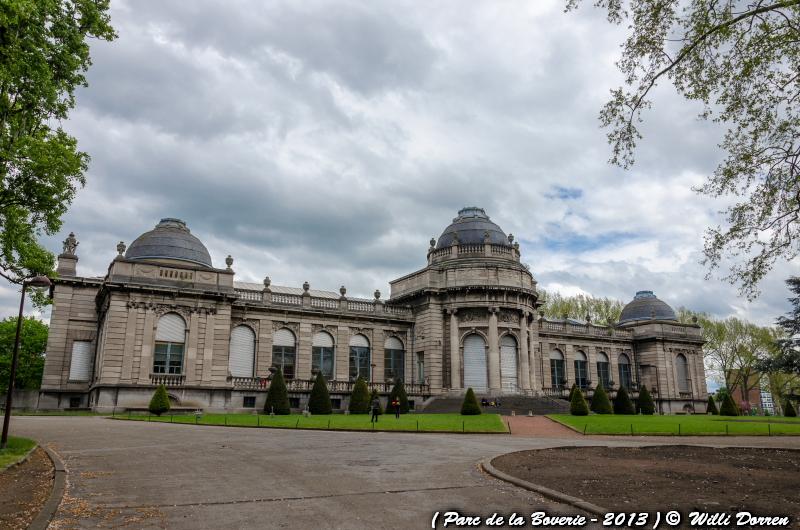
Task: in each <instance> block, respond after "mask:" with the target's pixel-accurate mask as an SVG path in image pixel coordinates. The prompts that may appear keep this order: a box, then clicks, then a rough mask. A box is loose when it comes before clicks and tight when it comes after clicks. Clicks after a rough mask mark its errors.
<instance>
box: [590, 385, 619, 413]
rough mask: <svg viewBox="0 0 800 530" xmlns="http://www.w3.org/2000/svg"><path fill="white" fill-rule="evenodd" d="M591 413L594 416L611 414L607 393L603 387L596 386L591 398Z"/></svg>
mask: <svg viewBox="0 0 800 530" xmlns="http://www.w3.org/2000/svg"><path fill="white" fill-rule="evenodd" d="M592 412H594V413H596V414H613V413H614V409H613V407H612V406H611V401H609V399H608V393H607V392H606V389H605V388H603V385H597V388H595V389H594V395H593V396H592Z"/></svg>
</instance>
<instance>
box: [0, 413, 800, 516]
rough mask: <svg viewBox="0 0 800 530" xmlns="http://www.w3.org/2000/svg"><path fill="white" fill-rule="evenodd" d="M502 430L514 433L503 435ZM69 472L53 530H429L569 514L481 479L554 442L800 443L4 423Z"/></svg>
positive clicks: (76, 420) (87, 420)
mask: <svg viewBox="0 0 800 530" xmlns="http://www.w3.org/2000/svg"><path fill="white" fill-rule="evenodd" d="M512 428H513V427H512ZM12 429H13V430H14V434H20V435H23V436H29V437H32V438H35V439H37V440H38V441H39V442H40V443H42V444H45V445H48V446H50V447H51V448H53V449H54V450H55V451H57V452H58V454H59V455H60V456H61V457H62V459H63V460H64V462H65V464H66V466H67V469H68V471H69V484H68V490H67V496H66V497H65V501H64V503H62V505H61V508H60V509H59V512H58V514H57V516H56V520H55V524H54V525H53V528H88V527H101V528H109V527H115V528H116V527H121V526H123V527H128V528H178V529H183V528H186V529H193V530H195V529H205V528H215V529H216V528H376V529H377V528H430V522H431V516H432V514H433V513H434V512H436V511H447V510H453V509H455V510H459V511H461V512H462V513H469V514H480V515H487V514H491V513H492V512H500V513H503V512H504V513H511V512H515V511H516V512H518V513H526V514H527V513H530V512H532V511H535V510H536V509H544V510H545V511H548V512H556V511H559V512H561V513H577V512H576V510H575V509H572V508H567V507H564V506H560V505H557V504H555V503H551V502H549V501H546V500H545V499H543V498H542V497H539V496H538V495H535V494H533V493H530V492H527V491H523V490H520V489H518V488H516V487H513V486H510V485H508V484H505V483H503V482H500V481H497V480H495V479H493V478H490V477H487V476H485V475H484V474H483V473H482V472H480V471H479V470H478V469H477V467H476V464H477V462H479V461H480V460H481V459H483V458H485V457H489V456H495V455H498V454H502V453H507V452H510V451H517V450H523V449H532V448H541V447H555V446H560V445H652V444H653V443H659V442H667V443H675V442H676V441H677V442H678V443H695V441H697V442H699V443H703V444H707V445H724V444H731V445H733V444H736V445H751V444H757V445H762V446H767V445H772V446H777V447H798V446H800V438H777V437H775V438H755V439H753V438H751V439H746V438H722V439H721V438H689V437H684V438H680V439H677V440H676V439H675V438H653V437H649V438H648V437H635V438H633V437H624V438H622V437H583V436H580V437H571V438H565V439H561V438H553V437H551V438H543V437H537V438H533V437H521V436H520V437H516V436H505V435H443V434H402V433H369V432H368V433H351V432H325V431H293V430H278V429H275V430H273V429H247V428H235V427H204V426H194V425H170V424H162V423H146V422H126V421H118V420H111V419H107V418H99V417H43V416H39V417H15V418H14V419H13V424H12Z"/></svg>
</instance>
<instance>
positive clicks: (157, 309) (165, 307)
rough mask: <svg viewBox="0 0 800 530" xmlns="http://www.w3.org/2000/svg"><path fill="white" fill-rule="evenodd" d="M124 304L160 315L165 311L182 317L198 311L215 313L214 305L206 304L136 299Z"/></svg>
mask: <svg viewBox="0 0 800 530" xmlns="http://www.w3.org/2000/svg"><path fill="white" fill-rule="evenodd" d="M126 305H127V307H128V308H129V309H144V310H145V311H153V312H154V313H155V314H156V315H158V316H161V315H163V314H165V313H178V314H179V315H181V316H183V317H188V316H189V315H191V314H193V313H198V314H201V315H216V314H217V308H216V307H206V306H190V305H182V304H163V303H156V302H140V301H136V300H128V302H127V304H126Z"/></svg>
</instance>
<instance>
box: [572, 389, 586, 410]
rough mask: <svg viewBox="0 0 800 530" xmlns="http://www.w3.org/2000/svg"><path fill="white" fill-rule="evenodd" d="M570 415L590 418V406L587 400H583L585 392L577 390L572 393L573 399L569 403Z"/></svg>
mask: <svg viewBox="0 0 800 530" xmlns="http://www.w3.org/2000/svg"><path fill="white" fill-rule="evenodd" d="M569 413H570V414H572V415H573V416H588V415H589V405H587V404H586V400H585V399H584V398H583V392H581V391H580V389H575V391H574V392H572V398H571V399H570V402H569Z"/></svg>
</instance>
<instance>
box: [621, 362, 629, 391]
mask: <svg viewBox="0 0 800 530" xmlns="http://www.w3.org/2000/svg"><path fill="white" fill-rule="evenodd" d="M619 384H620V386H624V387H625V388H628V389H630V387H631V365H630V364H623V363H620V364H619Z"/></svg>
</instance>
